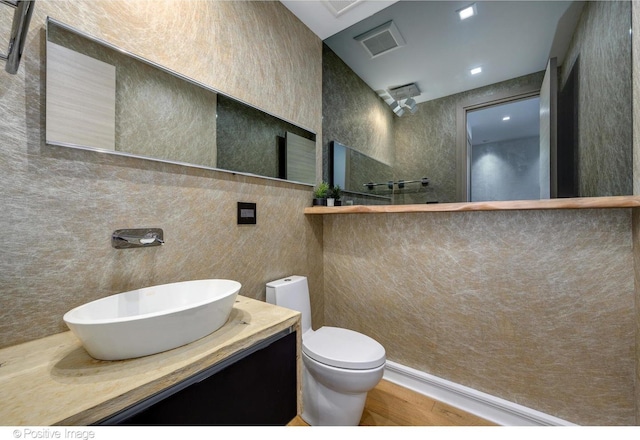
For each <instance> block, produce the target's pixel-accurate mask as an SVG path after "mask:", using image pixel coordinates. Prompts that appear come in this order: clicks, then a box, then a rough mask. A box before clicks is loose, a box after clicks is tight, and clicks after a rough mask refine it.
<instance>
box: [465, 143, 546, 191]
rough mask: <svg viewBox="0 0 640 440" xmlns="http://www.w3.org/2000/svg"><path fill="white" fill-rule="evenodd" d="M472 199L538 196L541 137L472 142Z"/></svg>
mask: <svg viewBox="0 0 640 440" xmlns="http://www.w3.org/2000/svg"><path fill="white" fill-rule="evenodd" d="M472 151H473V153H472V155H471V156H472V160H471V201H472V202H480V201H486V200H531V199H536V198H539V197H540V138H539V137H537V136H535V137H529V138H523V139H512V140H508V141H502V142H492V143H487V144H479V145H474V146H473V148H472Z"/></svg>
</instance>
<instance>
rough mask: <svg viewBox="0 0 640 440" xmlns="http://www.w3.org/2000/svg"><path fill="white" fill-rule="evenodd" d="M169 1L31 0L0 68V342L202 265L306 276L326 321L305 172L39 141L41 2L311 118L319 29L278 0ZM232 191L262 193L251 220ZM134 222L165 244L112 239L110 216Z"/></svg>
mask: <svg viewBox="0 0 640 440" xmlns="http://www.w3.org/2000/svg"><path fill="white" fill-rule="evenodd" d="M176 4H177V3H176V2H175V1H170V0H166V1H162V0H160V1H158V0H154V1H144V0H140V1H135V2H129V1H111V0H108V1H92V2H86V1H81V2H77V1H47V0H41V1H38V2H37V4H36V7H35V10H34V15H33V17H32V21H31V26H30V30H29V33H28V35H27V40H26V41H27V44H26V48H25V51H24V55H23V58H22V62H21V65H20V69H19V71H18V74H17V75H9V74H7V73H6V72H4V70H2V71H0V96H1V97H2V98H1V99H0V114H2V115H3V116H2V118H0V132H2V135H3V142H2V146H1V148H0V187H1V188H2V191H0V206H1V207H2V209H1V210H0V228H1V229H2V230H3V231H4V233H5V237H6V238H5V240H4V243H3V246H2V250H1V251H0V318H1V319H0V347H6V346H9V345H13V344H17V343H20V342H24V341H28V340H31V339H36V338H41V337H43V336H47V335H50V334H53V333H57V332H62V331H65V330H66V327H65V325H64V323H63V321H62V316H63V314H64V313H65V312H67V311H68V310H70V309H71V308H73V307H75V306H78V305H80V304H83V303H86V302H88V301H91V300H94V299H98V298H101V297H104V296H107V295H110V294H114V293H119V292H122V291H127V290H131V289H136V288H141V287H145V286H150V285H155V284H164V283H169V282H176V281H184V280H189V279H200V278H231V279H236V280H238V281H240V282H241V283H242V289H241V292H240V294H241V295H245V296H248V297H252V298H259V299H264V297H265V283H267V282H269V281H272V280H274V279H278V278H280V277H284V276H287V275H291V274H293V273H300V274H305V275H308V276H309V280H310V284H311V286H312V292H313V295H314V296H313V301H314V313H315V314H316V315H315V316H314V318H315V319H316V320H317V322H319V323H321V322H322V312H323V307H322V283H323V281H322V264H321V261H322V227H321V221H320V220H319V219H317V218H316V219H307V218H305V217H304V215H303V214H302V212H303V209H304V207H305V206H310V204H311V198H312V188H311V187H310V186H305V185H295V184H288V183H278V182H273V181H267V180H263V179H256V178H248V177H242V176H234V175H231V174H225V173H219V172H215V171H208V170H198V169H191V168H185V167H181V166H177V165H168V164H159V163H156V162H151V161H146V160H142V159H132V158H125V157H117V156H108V155H104V154H100V153H95V152H91V151H81V150H71V149H68V148H62V147H52V146H48V145H45V144H44V141H43V139H44V78H45V74H46V71H45V68H44V42H45V40H44V24H45V18H46V16H52V17H53V18H56V19H58V20H60V21H62V22H65V23H67V24H69V25H71V26H74V27H76V28H79V29H80V30H82V31H84V32H86V33H88V34H91V35H94V36H96V37H98V38H102V39H105V40H107V41H110V42H112V43H114V44H116V45H118V46H120V47H122V48H124V49H126V50H128V51H130V52H133V53H136V54H139V55H140V56H143V57H145V58H147V59H149V60H152V61H154V62H157V63H158V64H161V65H164V66H167V67H169V68H171V69H173V70H175V71H177V72H179V73H182V74H184V75H186V76H189V77H192V78H194V79H196V80H198V81H200V82H203V83H205V84H208V85H209V86H211V87H214V88H216V89H219V90H223V91H225V92H227V93H229V94H230V95H232V96H235V97H238V98H239V99H242V100H243V101H245V102H248V103H251V104H253V105H254V106H257V107H259V108H262V109H265V110H268V111H269V112H270V113H273V114H276V115H279V116H280V117H282V118H284V119H287V120H292V121H295V122H297V123H298V124H299V125H301V126H305V127H310V128H311V129H313V130H314V131H316V132H317V133H318V134H320V133H321V131H322V119H321V109H320V106H319V105H318V103H319V102H320V99H321V86H322V82H321V81H322V79H321V74H322V70H321V69H322V66H321V54H322V52H321V51H322V46H321V42H320V40H319V39H318V38H317V37H316V36H315V35H314V34H313V33H312V32H311V31H310V30H309V29H308V28H306V27H305V26H304V25H303V24H302V23H301V22H300V21H299V20H298V19H297V18H295V17H294V16H293V15H292V14H291V13H290V12H289V11H288V10H287V9H286V8H285V7H284V6H283V5H282V4H280V3H279V2H213V1H207V2H180V7H179V10H177V9H176ZM177 11H179V13H177ZM141 24H144V25H141ZM4 26H5V21H4V20H3V21H2V25H0V33H2V35H8V33H9V29H5V27H4ZM176 35H180V36H181V37H180V38H177V37H176ZM266 53H268V54H269V56H268V57H266V56H265V54H266ZM300 77H304V79H305V81H304V83H301V82H300V80H299V79H300ZM291 96H295V97H296V98H297V99H298V104H297V105H296V107H295V109H294V108H292V106H291V105H290V104H291V101H290V97H291ZM159 110H162V109H159ZM177 128H178V130H180V129H181V127H177ZM177 134H180V133H177ZM178 139H179V137H178ZM188 144H189V143H188V142H184V143H181V145H182V146H183V147H185V148H186V147H187V146H188ZM237 202H255V203H257V217H258V224H257V225H255V226H242V227H241V226H238V225H237V224H236V208H237ZM135 227H160V228H163V229H164V233H165V242H166V243H165V244H164V246H160V247H154V248H151V249H129V250H116V249H113V248H112V247H111V244H110V236H111V233H112V232H113V231H114V230H116V229H120V228H135ZM316 305H317V307H316Z"/></svg>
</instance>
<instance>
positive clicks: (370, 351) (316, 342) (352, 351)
mask: <svg viewBox="0 0 640 440" xmlns="http://www.w3.org/2000/svg"><path fill="white" fill-rule="evenodd" d="M302 351H303V352H304V353H305V354H306V355H307V356H309V357H310V358H312V359H314V360H316V361H318V362H321V363H323V364H327V365H331V366H333V367H339V368H348V369H351V370H367V369H370V368H376V367H379V366H380V365H382V364H384V362H385V351H384V347H383V346H382V345H380V343H378V341H376V340H375V339H372V338H370V337H369V336H366V335H363V334H362V333H358V332H354V331H353V330H347V329H344V328H336V327H321V328H320V329H318V330H316V331H315V332H313V333H312V334H310V335H305V337H304V338H303V341H302Z"/></svg>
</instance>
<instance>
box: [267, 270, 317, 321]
mask: <svg viewBox="0 0 640 440" xmlns="http://www.w3.org/2000/svg"><path fill="white" fill-rule="evenodd" d="M267 302H268V303H270V304H275V305H277V306H280V307H286V308H287V309H292V310H297V311H298V312H300V313H302V323H301V325H302V333H303V334H304V333H305V332H306V331H307V330H309V329H311V303H310V301H309V284H308V283H307V277H303V276H299V275H292V276H290V277H285V278H282V279H279V280H275V281H271V282H270V283H267Z"/></svg>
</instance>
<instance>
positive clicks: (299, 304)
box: [267, 275, 386, 426]
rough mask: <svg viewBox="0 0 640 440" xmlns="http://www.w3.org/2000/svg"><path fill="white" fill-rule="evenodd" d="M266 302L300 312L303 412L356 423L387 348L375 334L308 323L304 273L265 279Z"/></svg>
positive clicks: (313, 419)
mask: <svg viewBox="0 0 640 440" xmlns="http://www.w3.org/2000/svg"><path fill="white" fill-rule="evenodd" d="M267 302H269V303H271V304H276V305H279V306H282V307H286V308H290V309H293V310H297V311H299V312H300V313H301V314H302V324H301V326H302V364H303V368H302V376H303V377H302V399H303V411H302V414H301V417H302V418H303V419H304V421H305V422H307V423H308V424H310V425H313V426H316V425H330V426H354V425H358V423H359V422H360V418H361V417H362V411H363V409H364V404H365V401H366V398H367V393H368V392H369V391H370V390H371V389H373V388H374V387H375V386H376V385H377V384H378V382H380V379H382V375H383V373H384V365H385V361H386V353H385V350H384V347H383V346H382V345H380V343H378V342H377V341H376V340H374V339H372V338H370V337H369V336H366V335H363V334H362V333H358V332H355V331H353V330H348V329H344V328H337V327H321V328H319V329H318V330H315V331H314V330H312V328H311V305H310V300H309V286H308V283H307V278H306V277H303V276H297V275H296V276H290V277H286V278H282V279H280V280H276V281H272V282H270V283H267Z"/></svg>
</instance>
